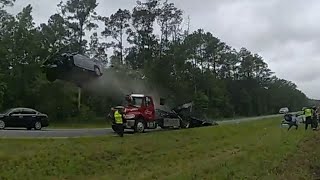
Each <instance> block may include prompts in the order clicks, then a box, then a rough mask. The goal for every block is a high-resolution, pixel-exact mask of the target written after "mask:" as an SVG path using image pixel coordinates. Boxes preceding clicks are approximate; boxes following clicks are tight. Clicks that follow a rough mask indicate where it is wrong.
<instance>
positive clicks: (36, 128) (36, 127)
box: [34, 121, 42, 130]
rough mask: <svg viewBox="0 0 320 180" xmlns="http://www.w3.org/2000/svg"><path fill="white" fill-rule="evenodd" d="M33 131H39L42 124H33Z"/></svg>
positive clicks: (38, 122)
mask: <svg viewBox="0 0 320 180" xmlns="http://www.w3.org/2000/svg"><path fill="white" fill-rule="evenodd" d="M34 129H35V130H41V129H42V124H41V122H40V121H37V122H36V123H34Z"/></svg>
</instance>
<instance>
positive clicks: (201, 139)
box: [0, 119, 320, 180]
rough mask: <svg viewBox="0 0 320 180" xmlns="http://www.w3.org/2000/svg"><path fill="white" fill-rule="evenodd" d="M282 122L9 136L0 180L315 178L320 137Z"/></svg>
mask: <svg viewBox="0 0 320 180" xmlns="http://www.w3.org/2000/svg"><path fill="white" fill-rule="evenodd" d="M279 121H280V120H279V119H271V120H265V121H254V122H247V123H242V124H233V125H221V126H216V127H211V128H198V129H189V130H179V131H166V132H157V133H147V134H142V135H138V134H137V135H127V136H125V137H124V138H119V137H113V136H109V137H100V138H81V139H42V140H39V139H37V140H29V139H28V140H27V139H24V140H9V139H2V140H0V172H1V173H0V179H25V180H26V179H77V180H80V179H121V180H122V179H172V180H177V179H183V180H184V179H228V180H229V179H237V180H238V179H290V180H294V179H299V178H301V179H311V175H313V174H312V173H317V172H319V171H318V169H319V165H320V146H319V142H320V138H319V136H316V135H315V133H314V132H311V131H310V132H304V130H303V129H302V127H300V129H299V130H298V131H295V130H294V129H293V130H292V131H290V132H287V131H286V130H285V129H280V128H279ZM304 151H305V152H307V153H304ZM313 152H314V153H313ZM313 154H314V155H315V156H316V157H315V158H311V157H312V155H313ZM291 155H295V156H293V157H291ZM305 159H306V160H305ZM286 169H288V170H286ZM314 175H316V174H314Z"/></svg>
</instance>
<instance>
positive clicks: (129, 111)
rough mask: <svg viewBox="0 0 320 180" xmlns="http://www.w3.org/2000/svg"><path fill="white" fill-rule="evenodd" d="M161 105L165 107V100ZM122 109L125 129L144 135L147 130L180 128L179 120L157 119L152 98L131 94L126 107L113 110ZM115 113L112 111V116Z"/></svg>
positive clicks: (126, 100) (126, 101)
mask: <svg viewBox="0 0 320 180" xmlns="http://www.w3.org/2000/svg"><path fill="white" fill-rule="evenodd" d="M160 105H164V100H163V99H160ZM116 109H121V111H122V112H123V120H124V128H125V129H133V130H134V131H135V132H139V133H142V132H144V131H145V129H156V128H157V127H158V125H160V127H162V128H164V127H175V126H180V120H179V119H167V118H166V119H162V118H159V117H157V115H156V109H155V103H154V100H153V98H152V97H151V96H146V95H143V94H130V95H127V96H126V98H125V105H124V106H118V107H116V108H113V110H116ZM113 113H114V111H112V114H113Z"/></svg>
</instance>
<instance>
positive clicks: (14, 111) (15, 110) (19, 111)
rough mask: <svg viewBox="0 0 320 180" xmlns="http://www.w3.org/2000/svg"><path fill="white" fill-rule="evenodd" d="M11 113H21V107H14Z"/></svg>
mask: <svg viewBox="0 0 320 180" xmlns="http://www.w3.org/2000/svg"><path fill="white" fill-rule="evenodd" d="M10 114H21V109H13V110H12V111H11V112H10Z"/></svg>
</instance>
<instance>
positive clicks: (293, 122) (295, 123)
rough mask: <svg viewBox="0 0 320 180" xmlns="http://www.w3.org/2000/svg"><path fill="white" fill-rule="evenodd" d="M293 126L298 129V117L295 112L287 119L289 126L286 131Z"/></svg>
mask: <svg viewBox="0 0 320 180" xmlns="http://www.w3.org/2000/svg"><path fill="white" fill-rule="evenodd" d="M293 126H295V127H296V130H298V127H299V126H298V117H297V115H296V114H293V115H292V116H291V121H289V128H288V131H289V130H290V129H291V128H292V127H293Z"/></svg>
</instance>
